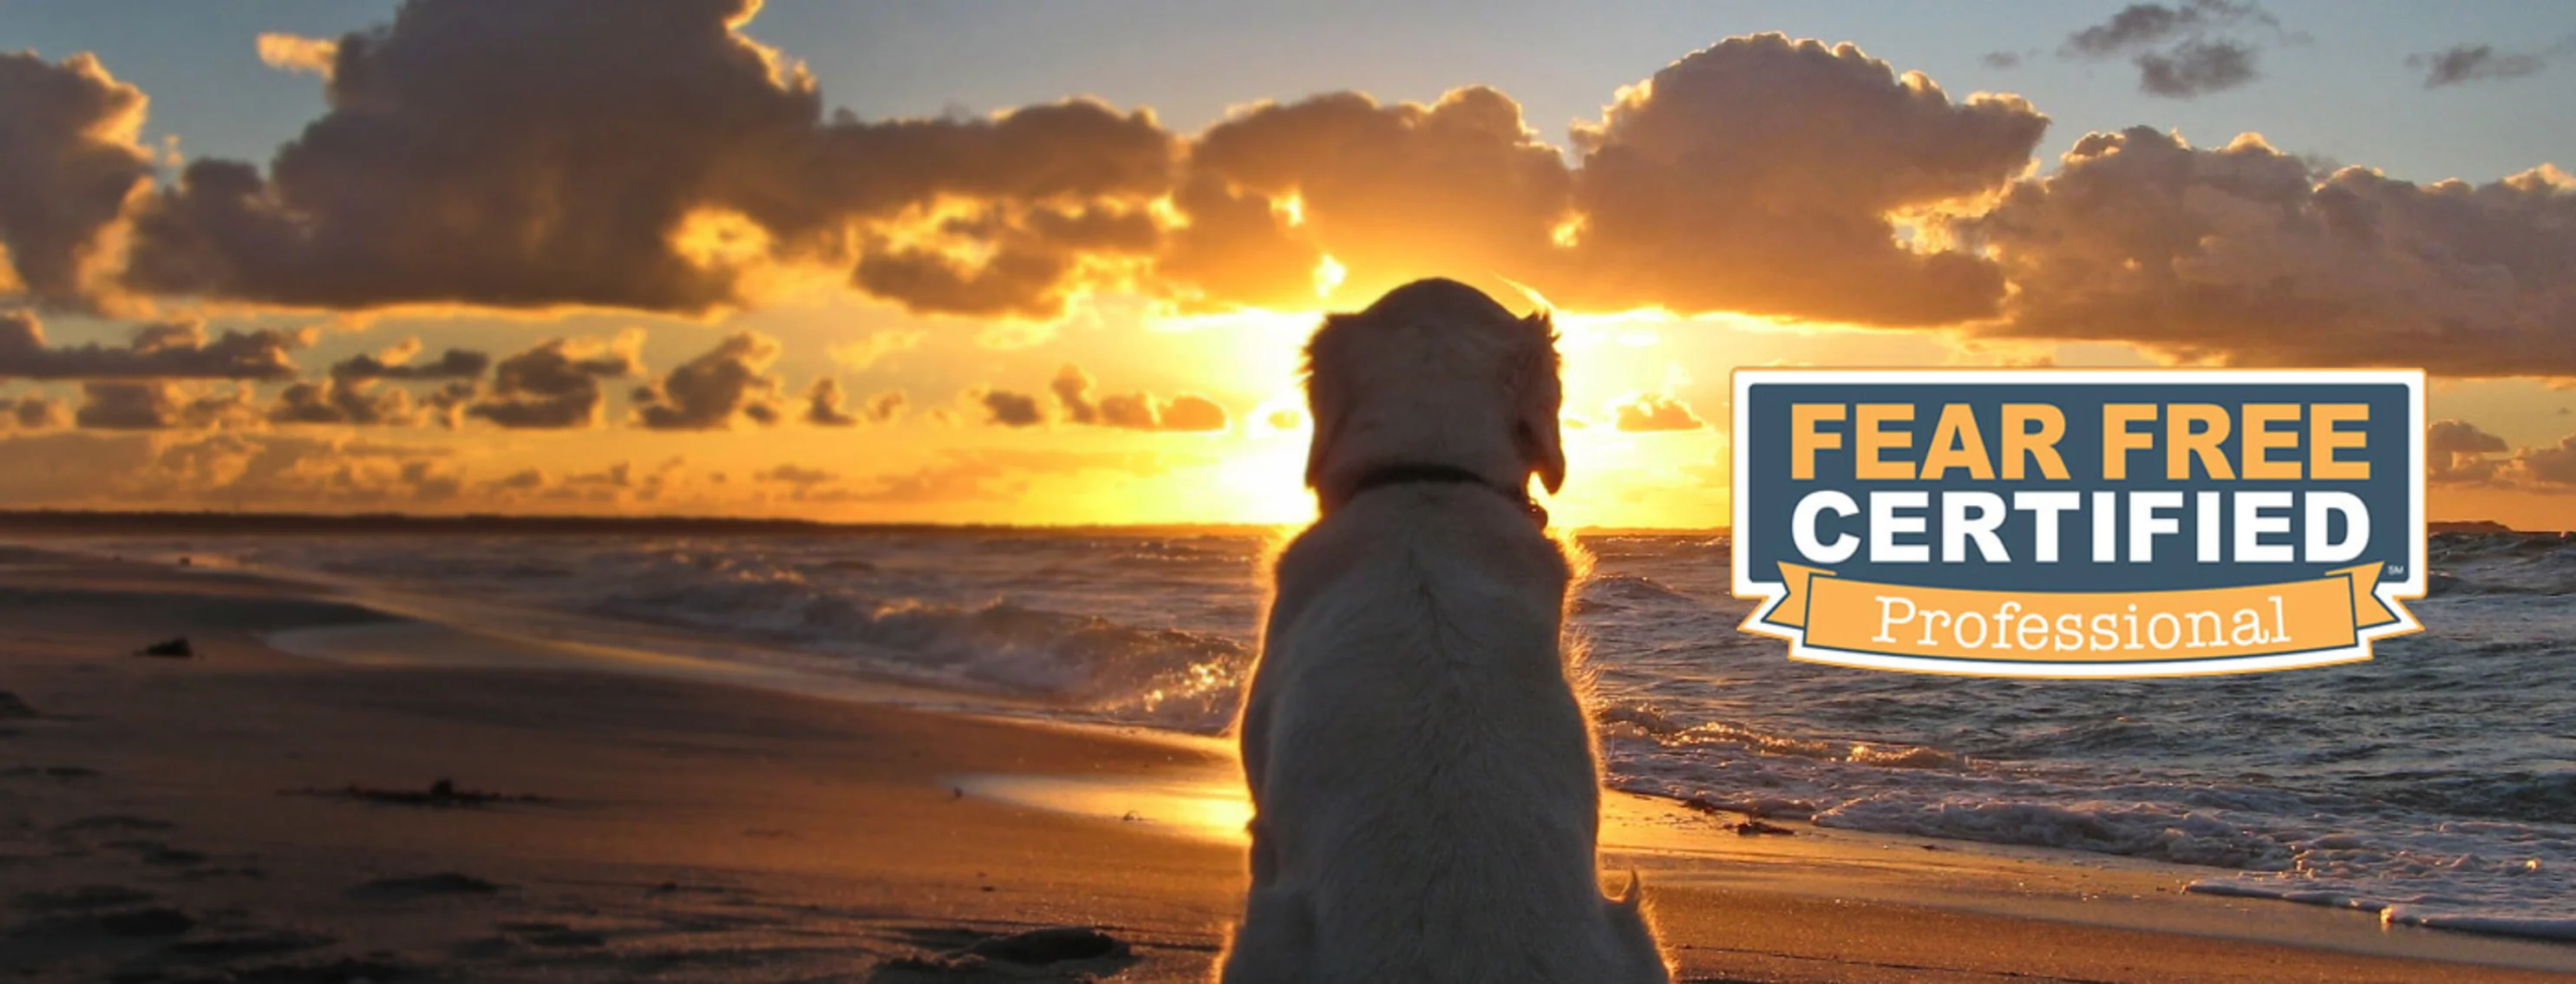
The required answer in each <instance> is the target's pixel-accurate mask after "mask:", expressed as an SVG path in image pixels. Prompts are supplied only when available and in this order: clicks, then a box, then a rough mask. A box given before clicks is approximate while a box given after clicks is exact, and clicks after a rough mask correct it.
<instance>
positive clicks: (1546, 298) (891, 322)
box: [0, 0, 2576, 530]
mask: <svg viewBox="0 0 2576 984" xmlns="http://www.w3.org/2000/svg"><path fill="white" fill-rule="evenodd" d="M11 9H12V14H13V16H12V18H11V21H12V23H11V25H10V26H9V27H8V28H7V29H5V30H0V52H10V51H15V52H20V53H19V54H0V106H5V107H9V108H10V112H9V113H8V114H7V118H0V135H5V136H6V137H8V138H9V139H8V140H6V141H0V148H14V149H0V174H6V175H11V176H13V177H14V178H15V179H16V180H13V181H10V182H7V183H6V184H7V187H0V448H5V449H6V452H7V453H8V454H10V455H11V456H12V458H11V460H13V461H19V462H26V463H28V464H27V465H26V466H24V467H17V468H10V469H0V508H10V509H24V508H83V509H109V510H117V509H128V510H147V511H151V510H181V511H184V510H189V509H220V508H225V507H230V508H234V509H257V510H261V511H269V512H320V513H355V512H370V511H386V510H391V511H397V512H407V513H422V514H451V513H462V512H489V513H498V514H511V515H530V516H548V515H560V514H581V515H609V516H619V515H633V516H652V515H672V514H690V515H721V516H730V517H751V518H799V519H810V520H814V521H819V522H841V523H894V524H902V523H936V524H943V525H956V524H998V525H1009V526H1029V527H1057V528H1062V527H1072V526H1102V527H1130V526H1138V525H1146V526H1153V525H1187V524H1205V523H1216V524H1246V525H1275V524H1287V523H1298V522H1303V521H1306V520H1308V519H1310V518H1312V516H1313V510H1314V506H1313V501H1312V497H1311V495H1310V494H1309V493H1308V492H1307V490H1306V489H1305V488H1304V486H1303V483H1302V481H1301V479H1300V476H1301V474H1302V470H1303V457H1304V453H1305V449H1306V446H1307V442H1308V437H1309V431H1310V426H1311V425H1310V422H1309V421H1308V420H1307V419H1306V412H1305V408H1304V400H1303V398H1302V394H1301V392H1300V390H1299V385H1298V378H1297V366H1298V361H1299V359H1298V354H1299V350H1300V347H1301V346H1302V344H1303V342H1304V340H1305V337H1306V336H1307V334H1308V333H1309V332H1310V331H1311V330H1312V328H1313V327H1314V326H1315V325H1316V324H1317V323H1318V321H1319V320H1320V319H1321V317H1322V316H1323V315H1324V314H1325V313H1327V312H1331V311H1347V310H1354V309H1356V308H1358V307H1360V306H1363V305H1364V304H1366V303H1367V301H1368V300H1369V299H1370V298H1372V297H1373V296H1375V295H1376V293H1377V292H1379V291H1382V290H1384V289H1386V288H1388V287H1391V286H1393V285H1395V284H1399V283H1402V282H1405V281H1407V280H1410V279H1413V278H1415V277H1419V276H1426V275H1445V276H1451V277H1456V278H1459V279H1462V280H1465V281H1467V282H1470V283H1472V284H1474V285H1475V286H1477V287H1478V288H1480V289H1483V290H1485V291H1486V292H1487V293H1489V294H1491V295H1492V296H1494V297H1495V298H1497V299H1498V300H1501V301H1502V302H1504V303H1505V304H1506V306H1508V307H1511V308H1513V309H1514V310H1530V309H1534V308H1547V309H1549V310H1552V311H1553V312H1554V313H1555V318H1556V324H1557V327H1558V330H1559V332H1560V335H1561V336H1562V341H1561V346H1562V348H1563V349H1564V355H1565V384H1566V385H1565V389H1566V396H1567V403H1566V407H1565V412H1564V419H1563V424H1564V426H1565V428H1566V433H1565V444H1566V453H1567V457H1568V459H1569V468H1568V480H1567V483H1566V487H1565V489H1564V493H1563V494H1562V495H1558V496H1554V497H1550V498H1549V499H1548V500H1546V501H1547V508H1548V509H1549V510H1550V511H1551V512H1552V513H1553V514H1554V515H1555V516H1556V517H1557V518H1558V520H1559V521H1560V522H1561V523H1563V524H1566V525H1569V526H1574V527H1580V528H1621V529H1674V530H1706V529H1717V528H1722V527H1715V526H1710V525H1708V524H1707V523H1705V522H1702V521H1700V518H1701V517H1706V518H1708V519H1712V520H1722V519H1724V518H1725V517H1727V516H1728V515H1729V512H1730V504H1729V502H1728V498H1729V489H1728V485H1729V479H1730V476H1729V474H1728V471H1729V467H1730V462H1729V453H1728V443H1727V442H1728V437H1727V434H1726V430H1727V421H1728V419H1729V416H1730V407H1729V405H1728V398H1729V394H1728V388H1727V377H1728V374H1729V372H1730V371H1731V370H1732V369H1735V368H1738V367H1747V366H1764V365H1811V366H1839V367H1854V366H1962V367H1977V366H2023V365H2053V366H2063V367H2086V366H2144V365H2168V364H2187V365H2209V366H2243V367H2278V366H2314V367H2327V366H2396V367H2404V368H2421V369H2424V370H2427V371H2428V372H2429V373H2431V376H2432V382H2431V386H2430V387H2429V390H2430V393H2429V398H2428V399H2429V404H2430V406H2429V411H2430V413H2429V416H2428V419H2429V420H2431V421H2434V423H2433V425H2432V428H2431V430H2430V432H2429V433H2428V434H2427V437H2426V445H2427V448H2428V466H2429V467H2428V475H2429V480H2430V482H2431V488H2430V490H2429V493H2428V501H2427V507H2428V509H2427V512H2428V519H2431V520H2433V521H2437V522H2439V521H2468V520H2478V519H2492V520H2495V521H2498V522H2502V523H2504V524H2506V525H2508V526H2510V527H2513V528H2516V529H2564V528H2569V527H2576V395H2571V393H2570V392H2569V389H2568V387H2569V386H2570V385H2571V384H2576V341H2571V339H2576V320H2571V319H2576V222H2571V221H2570V220H2571V218H2576V178H2571V177H2570V176H2569V174H2568V172H2567V171H2566V170H2565V168H2566V167H2568V166H2570V165H2576V105H2571V104H2570V103H2569V102H2568V101H2567V100H2563V99H2556V98H2553V97H2552V94H2553V93H2554V92H2555V91H2556V90H2557V88H2563V76H2564V75H2565V74H2566V73H2567V72H2568V71H2570V70H2571V69H2569V68H2568V67H2566V66H2565V65H2564V64H2563V63H2564V62H2565V61H2567V60H2568V59H2569V58H2570V57H2576V56H2571V55H2570V54H2569V52H2570V51H2571V50H2576V8H2567V7H2547V6H2543V7H2527V6H2522V5H2508V4H2502V3H2495V4H2486V5H2479V6H2474V7H2466V8H2457V9H2445V10H2443V11H2438V12H2437V11H2432V10H2426V9H2415V8H2398V7H2393V6H2374V7H2369V8H2362V9H2363V10H2364V11H2366V15H2364V16H2355V15H2354V14H2353V13H2352V11H2353V10H2354V9H2355V8H2350V7H2346V6H2341V5H2335V4H2327V3H2314V2H2290V0H2274V2H2257V0H2174V2H2172V3H2141V4H2122V3H2116V2H2114V3H2088V4H1994V5H1980V6H1977V7H1970V8H1930V7H1924V8H1888V7H1886V6H1884V5H1879V4H1868V3H1858V2H1852V3H1824V4H1773V3H1753V2H1743V3H1728V4H1716V5H1709V4H1690V3H1679V2H1668V0H1639V2H1635V3H1631V4H1628V5H1627V6H1625V7H1624V8H1622V9H1621V10H1620V11H1618V14H1619V16H1608V17H1603V16H1600V15H1599V14H1597V13H1594V14H1575V13H1570V12H1567V11H1562V10H1557V9H1552V8H1546V7H1543V6H1539V5H1530V4H1512V5H1506V6H1504V7H1501V8H1497V9H1494V10H1491V11H1487V12H1485V13H1483V14H1482V15H1480V17H1479V19H1478V22H1477V24H1476V26H1475V29H1473V30H1464V29H1462V28H1461V25H1459V24H1457V23H1456V22H1455V18H1454V17H1452V16H1451V15H1449V14H1446V13H1443V12H1439V11H1435V10H1425V9H1418V8H1394V7H1386V6H1384V5H1359V4H1352V5H1349V6H1348V7H1347V8H1336V9H1334V10H1329V11H1322V12H1313V11H1310V12H1307V13H1305V14H1300V15H1289V14H1284V13H1277V12H1267V11H1233V12H1223V11H1209V10H1202V9H1198V8H1195V7H1190V6H1187V5H1176V4H1168V3H1146V2H1138V3H1132V4H1126V5H1120V6H1114V7H1066V8H1062V9H1048V10H1043V11H1028V10H1024V9H1019V8H1012V9H1011V13H1012V14H1013V16H998V15H997V14H998V11H999V10H1000V9H1001V8H988V7H982V6H978V5H975V4H964V5H957V6H941V7H937V8H930V9H921V8H916V7H912V6H909V5H901V4H862V5H844V4H815V3H799V2H790V3H779V4H772V5H768V6H766V7H764V5H762V4H760V3H757V2H748V0H690V2H689V3H685V4H675V5H673V6H671V7H669V8H668V10H667V13H668V16H664V17H657V18H652V19H638V18H632V17H623V18H621V17H619V16H616V15H615V14H614V13H609V12H610V11H613V10H614V9H615V8H612V7H608V6H586V5H577V4H576V5H563V6H559V7H544V8H536V7H480V8H478V7H476V6H474V5H473V4H472V3H471V2H470V0H411V2H409V3H403V4H396V3H393V2H390V0H370V2H366V3H353V4H339V3H323V2H314V0H293V2H286V3H279V4H271V5H263V6H260V7H256V8H251V7H240V6H229V5H219V6H207V7H203V8H196V7H190V8H183V9H173V10H156V11H154V16H152V17H150V18H143V17H132V16H123V15H120V14H119V13H116V12H113V11H104V10H102V9H100V8H98V7H97V6H96V5H90V4H77V3H69V2H34V3H25V4H19V5H13V7H12V8H11ZM1122 14H1123V15H1135V16H1123V17H1122V16H1120V15H1122ZM1423 37H1440V38H1444V39H1447V40H1448V41H1449V42H1450V43H1446V44H1442V45H1436V46H1423V45H1419V44H1416V43H1413V40H1412V39H1418V38H1423ZM1534 51H1538V52H1546V53H1547V55H1548V56H1547V57H1545V58H1532V57H1530V53H1531V52H1534ZM456 66H473V67H474V70H473V71H472V72H470V73H465V72H460V71H459V70H458V69H457V67H456ZM648 93H650V94H654V95H651V96H648V95H646V94H648ZM423 148H440V149H441V152H440V153H438V154H436V155H430V156H425V155H424V151H423ZM428 161H435V164H434V166H433V165H428V164H425V163H424V162H428ZM2562 360H2563V361H2562Z"/></svg>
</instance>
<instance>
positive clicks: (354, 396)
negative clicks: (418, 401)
mask: <svg viewBox="0 0 2576 984" xmlns="http://www.w3.org/2000/svg"><path fill="white" fill-rule="evenodd" d="M268 420H269V422H270V423H273V424H355V425H360V426H410V425H411V424H414V423H418V422H419V420H420V415H419V414H418V413H416V412H414V411H413V409H412V403H411V394H409V393H406V392H403V391H402V390H400V389H397V388H394V387H390V386H386V387H378V386H374V385H372V384H370V383H367V382H364V381H360V380H353V379H343V378H337V377H334V378H329V379H324V380H321V381H319V382H303V383H296V384H293V385H291V386H288V387H286V388H285V389H284V390H282V391H280V392H279V393H278V396H277V405H276V406H273V407H271V408H269V411H268Z"/></svg>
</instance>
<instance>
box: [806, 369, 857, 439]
mask: <svg viewBox="0 0 2576 984" xmlns="http://www.w3.org/2000/svg"><path fill="white" fill-rule="evenodd" d="M842 401H843V397H842V396H841V384H840V382H839V381H838V380H835V379H833V378H832V377H830V376H823V377H819V378H817V379H815V380H814V385H813V386H812V387H811V388H808V389H807V390H806V391H805V422H806V423H809V424H812V425H814V426H816V427H851V426H856V425H857V424H858V422H859V418H858V416H857V415H856V414H852V413H850V412H849V411H847V410H844V409H842V408H841V404H842Z"/></svg>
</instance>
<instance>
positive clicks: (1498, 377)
mask: <svg viewBox="0 0 2576 984" xmlns="http://www.w3.org/2000/svg"><path fill="white" fill-rule="evenodd" d="M1563 401H1564V395H1563V390H1562V389H1561V388H1560V385H1559V383H1558V382H1557V357H1556V330H1555V327H1554V326H1553V325H1552V324H1550V323H1549V320H1548V315H1547V313H1546V312H1544V311H1541V312H1537V313H1533V314H1531V315H1530V316H1529V317H1526V318H1520V317H1514V316H1513V315H1512V313H1511V312H1510V311H1507V310H1504V309H1503V306H1502V305H1500V304H1496V303H1494V300H1493V299H1492V298H1490V297H1486V296H1485V295H1484V293H1483V292H1481V291H1478V290H1476V289H1475V288H1473V287H1469V286H1467V285H1465V284H1462V283H1459V282H1457V281H1454V280H1417V281H1414V282H1413V283H1410V284H1406V285H1404V286H1402V287H1398V288H1396V289H1394V290H1392V291H1388V292H1387V294H1386V296H1384V297H1381V298H1378V300H1377V303H1375V304H1371V305H1369V307H1368V309H1367V310H1365V311H1361V312H1359V313H1358V314H1336V315H1331V316H1328V317H1326V318H1325V319H1324V327H1323V328H1322V329H1321V330H1319V331H1317V332H1315V337H1314V340H1313V341H1310V342H1308V343H1307V344H1306V403H1307V406H1308V408H1309V409H1310V410H1311V411H1312V413H1313V416H1314V418H1315V440H1314V444H1313V445H1312V446H1310V447H1309V448H1308V449H1307V452H1306V484H1307V485H1308V486H1310V487H1312V488H1313V489H1314V490H1315V493H1316V495H1318V496H1320V497H1321V498H1322V500H1323V503H1324V507H1325V509H1326V510H1328V511H1329V510H1331V509H1332V508H1334V507H1336V506H1338V505H1340V503H1341V501H1342V499H1344V498H1346V497H1347V496H1348V495H1349V493H1350V489H1351V486H1352V485H1353V484H1354V483H1356V482H1358V481H1359V480H1360V478H1361V477H1362V476H1364V475H1366V474H1368V473H1369V472H1371V471H1373V470H1377V469H1383V468H1394V467H1408V466H1426V465H1428V466H1446V467H1452V468H1460V469H1465V470H1467V471H1470V472H1473V473H1475V474H1476V475H1477V476H1479V477H1481V478H1483V479H1484V480H1485V481H1486V482H1488V483H1490V484H1492V485H1494V486H1495V487H1497V488H1502V489H1509V490H1514V491H1518V490H1520V489H1524V488H1527V487H1528V485H1529V477H1530V476H1531V475H1537V476H1538V479H1539V482H1540V483H1541V484H1543V485H1545V486H1546V487H1547V490H1548V491H1549V492H1555V491H1556V490H1557V487H1558V486H1559V485H1562V484H1563V483H1564V482H1565V450H1564V445H1563V438H1562V436H1561V435H1560V434H1559V433H1558V431H1557V423H1556V415H1557V409H1558V407H1559V405H1560V404H1562V403H1563Z"/></svg>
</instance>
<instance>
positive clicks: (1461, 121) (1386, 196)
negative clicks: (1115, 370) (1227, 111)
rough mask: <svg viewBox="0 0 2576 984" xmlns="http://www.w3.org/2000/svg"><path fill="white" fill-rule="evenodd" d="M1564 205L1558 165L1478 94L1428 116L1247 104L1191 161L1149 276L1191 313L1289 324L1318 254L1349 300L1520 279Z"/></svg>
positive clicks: (1371, 107) (1350, 102)
mask: <svg viewBox="0 0 2576 984" xmlns="http://www.w3.org/2000/svg"><path fill="white" fill-rule="evenodd" d="M1572 194H1573V178H1572V176H1571V175H1570V174H1569V173H1568V172H1567V170H1566V166H1565V161H1564V159H1563V155H1562V154H1561V153H1560V152H1559V151H1558V150H1557V148H1555V147H1551V146H1549V145H1548V144H1546V143H1545V142H1544V141H1541V140H1540V139H1538V136H1537V134H1535V133H1533V132H1531V131H1530V130H1529V128H1528V127H1527V126H1525V125H1524V124H1523V123H1522V122H1521V113H1520V106H1519V105H1518V104H1516V103H1514V102H1513V101H1512V100H1511V98H1510V97H1508V96H1505V95H1503V94H1502V93H1500V92H1498V91H1495V90H1493V89H1490V88H1485V87H1482V86H1473V87H1468V88H1463V89H1458V90H1455V91H1452V92H1450V93H1449V94H1447V95H1445V96H1442V97H1441V98H1440V100H1439V101H1437V102H1435V103H1433V104H1431V105H1429V106H1423V105H1418V104H1414V103H1397V104H1393V105H1380V104H1378V103H1377V102H1376V101H1375V100H1373V99H1371V98H1369V97H1368V96H1366V95H1364V94H1361V93H1356V92H1338V93H1330V94H1326V95H1320V96H1315V97H1312V98H1308V99H1304V100H1301V101H1298V102H1294V103H1288V104H1275V103H1262V104H1258V105H1255V106H1253V107H1251V108H1250V109H1248V110H1245V111H1241V112H1238V113H1236V114H1235V115H1233V116H1230V117H1229V118H1227V119H1225V120H1223V121H1221V122H1219V123H1218V124H1217V125H1215V126H1213V127H1211V128H1209V129H1208V131H1207V132H1205V133H1203V134H1201V135H1200V136H1199V137H1198V139H1197V140H1196V141H1195V142H1193V144H1192V145H1191V147H1190V153H1189V168H1188V173H1187V177H1186V178H1185V180H1184V183H1183V184H1182V187H1181V190H1180V192H1179V193H1178V194H1177V195H1176V196H1175V198H1174V203H1175V205H1176V206H1177V207H1178V208H1179V209H1180V210H1181V211H1182V212H1183V213H1184V214H1185V215H1186V216H1187V217H1188V219H1189V225H1188V226H1187V227H1186V228H1184V229H1182V230H1180V231H1178V232H1177V233H1175V234H1174V236H1173V239H1172V243H1171V247H1170V249H1169V250H1167V251H1166V253H1165V254H1164V255H1163V256H1162V257H1161V258H1159V259H1158V261H1157V269H1158V270H1160V271H1161V272H1162V273H1163V274H1165V275H1166V276H1168V277H1171V278H1173V279H1174V280H1177V281H1180V282H1181V283H1182V284H1183V285H1186V286H1187V287H1188V288H1189V289H1192V290H1194V291H1196V292H1197V293H1199V294H1200V295H1201V296H1204V297H1207V298H1211V299H1215V300H1218V301H1223V302H1236V303H1247V304H1254V305H1266V306H1283V305H1293V307H1292V309H1294V308H1297V307H1311V306H1312V305H1313V302H1314V299H1315V295H1316V284H1315V279H1314V272H1315V269H1316V267H1317V266H1318V264H1319V263H1320V262H1321V260H1322V258H1323V257H1324V256H1325V255H1326V254H1330V255H1332V256H1333V257H1334V258H1335V260H1336V261H1337V262H1339V263H1341V264H1343V265H1345V266H1346V267H1347V268H1348V269H1349V270H1350V271H1351V274H1352V277H1353V281H1354V282H1353V284H1352V287H1353V288H1354V290H1356V291H1359V292H1374V291H1376V290H1381V289H1384V288H1387V287H1393V286H1395V285H1397V284H1400V283H1403V282H1405V281H1408V280H1412V279H1415V278H1417V277H1420V276H1424V275H1428V274H1432V273H1437V272H1442V271H1459V270H1469V271H1478V272H1481V271H1485V270H1499V271H1504V272H1505V273H1506V275H1509V276H1516V277H1536V276H1538V275H1540V274H1542V273H1544V272H1545V271H1546V270H1547V268H1548V267H1549V266H1550V265H1551V264H1552V263H1553V262H1555V259H1554V257H1553V255H1552V254H1553V252H1554V249H1553V244H1552V242H1551V240H1550V235H1551V232H1552V229H1553V227H1554V226H1555V224H1556V223H1557V222H1558V221H1559V220H1560V219H1561V218H1563V217H1564V215H1565V212H1566V210H1567V208H1568V207H1569V206H1570V204H1571V196H1572ZM1292 199H1293V200H1294V201H1295V202H1296V205H1295V207H1294V208H1293V209H1292V208H1290V207H1289V206H1288V204H1287V203H1288V202H1289V201H1290V200H1292Z"/></svg>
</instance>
